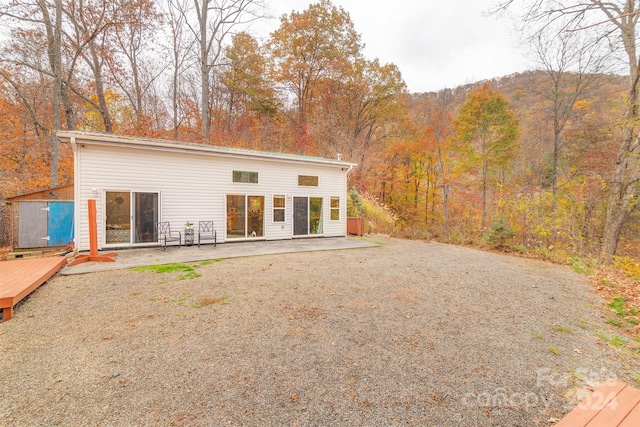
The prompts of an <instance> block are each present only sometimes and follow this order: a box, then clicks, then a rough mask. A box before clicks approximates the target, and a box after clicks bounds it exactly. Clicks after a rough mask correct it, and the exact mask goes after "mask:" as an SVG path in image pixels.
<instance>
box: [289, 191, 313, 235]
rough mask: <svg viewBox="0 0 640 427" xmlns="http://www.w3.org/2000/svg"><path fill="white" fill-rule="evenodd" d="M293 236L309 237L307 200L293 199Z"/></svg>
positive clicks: (304, 198)
mask: <svg viewBox="0 0 640 427" xmlns="http://www.w3.org/2000/svg"><path fill="white" fill-rule="evenodd" d="M293 235H294V236H307V235H309V198H308V197H294V198H293Z"/></svg>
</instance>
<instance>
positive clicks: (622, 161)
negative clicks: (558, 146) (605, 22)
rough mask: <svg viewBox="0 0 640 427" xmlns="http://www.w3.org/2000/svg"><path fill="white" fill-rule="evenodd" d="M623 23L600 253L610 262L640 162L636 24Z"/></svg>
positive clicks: (631, 8) (629, 202)
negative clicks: (622, 99)
mask: <svg viewBox="0 0 640 427" xmlns="http://www.w3.org/2000/svg"><path fill="white" fill-rule="evenodd" d="M627 6H628V7H629V9H628V10H627V9H625V12H628V13H631V12H634V13H635V10H634V6H633V3H630V4H628V5H627ZM624 22H625V23H626V25H622V26H621V33H622V34H621V35H622V41H623V43H624V47H625V50H626V52H627V55H628V57H629V88H628V92H627V102H626V110H625V117H624V122H623V123H624V128H623V130H622V136H621V138H622V140H621V143H620V148H619V149H618V155H617V158H616V165H615V168H614V171H613V177H612V179H611V183H610V185H609V197H608V202H607V215H606V219H605V224H604V233H603V236H602V249H601V252H600V254H601V256H602V258H603V260H604V261H610V260H611V257H613V255H615V253H616V249H617V247H618V239H619V238H620V230H621V229H622V226H623V225H624V222H625V220H626V219H627V217H628V215H629V210H630V208H631V203H632V201H633V200H634V199H635V196H636V193H637V191H636V187H637V184H638V180H639V179H640V176H639V175H640V167H639V166H640V163H639V161H638V146H639V143H640V141H638V136H637V135H636V134H635V129H634V128H635V126H636V122H637V120H638V81H639V80H640V72H639V66H638V59H637V54H636V27H635V19H632V20H625V21H624Z"/></svg>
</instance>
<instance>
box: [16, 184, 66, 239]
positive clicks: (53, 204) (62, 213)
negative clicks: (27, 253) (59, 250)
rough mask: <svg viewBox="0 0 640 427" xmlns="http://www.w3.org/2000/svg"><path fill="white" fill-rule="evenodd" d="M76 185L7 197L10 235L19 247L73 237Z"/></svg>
mask: <svg viewBox="0 0 640 427" xmlns="http://www.w3.org/2000/svg"><path fill="white" fill-rule="evenodd" d="M73 194H74V188H73V185H64V186H61V187H55V188H49V189H46V190H40V191H34V192H30V193H25V194H20V195H17V196H14V197H8V198H6V199H5V204H6V205H7V207H8V210H9V212H8V213H9V215H8V216H9V234H10V236H9V238H10V241H11V245H12V246H13V247H14V248H19V249H31V248H44V247H57V246H66V245H68V244H69V243H70V242H71V241H72V239H73V210H74V208H73V205H74V203H73Z"/></svg>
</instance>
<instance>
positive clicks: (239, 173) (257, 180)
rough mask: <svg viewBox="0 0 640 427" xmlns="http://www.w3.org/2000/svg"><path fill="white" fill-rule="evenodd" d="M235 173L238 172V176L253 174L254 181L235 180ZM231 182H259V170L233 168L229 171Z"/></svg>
mask: <svg viewBox="0 0 640 427" xmlns="http://www.w3.org/2000/svg"><path fill="white" fill-rule="evenodd" d="M236 173H238V176H239V177H243V176H249V177H250V176H251V175H249V174H255V177H256V182H252V181H236V179H235V178H236ZM245 174H246V175H245ZM231 182H232V183H234V184H260V172H258V171H246V170H237V169H233V170H232V171H231Z"/></svg>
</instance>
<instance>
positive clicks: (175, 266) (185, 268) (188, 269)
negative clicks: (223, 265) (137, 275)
mask: <svg viewBox="0 0 640 427" xmlns="http://www.w3.org/2000/svg"><path fill="white" fill-rule="evenodd" d="M220 261H222V259H220V258H217V259H212V260H208V261H202V262H199V263H197V264H182V263H177V262H174V263H172V264H157V265H148V266H145V267H133V268H132V270H134V271H140V272H143V273H146V272H149V271H153V272H156V273H174V272H181V273H183V274H181V275H180V276H178V279H179V280H185V279H195V278H196V277H201V276H202V274H200V273H198V272H197V271H196V268H198V267H201V266H203V265H209V264H212V263H214V262H220Z"/></svg>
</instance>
